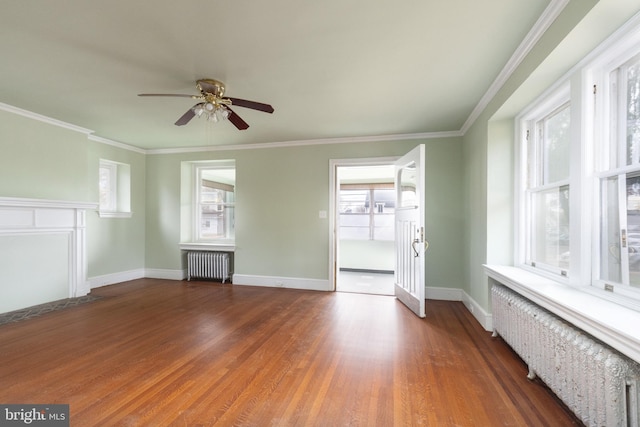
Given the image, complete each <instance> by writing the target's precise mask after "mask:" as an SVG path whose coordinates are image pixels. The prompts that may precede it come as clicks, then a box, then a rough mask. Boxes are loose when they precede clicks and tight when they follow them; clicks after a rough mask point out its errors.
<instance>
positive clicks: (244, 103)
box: [227, 98, 274, 113]
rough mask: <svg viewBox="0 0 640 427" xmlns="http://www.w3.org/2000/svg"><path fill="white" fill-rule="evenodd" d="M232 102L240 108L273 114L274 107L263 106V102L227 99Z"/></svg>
mask: <svg viewBox="0 0 640 427" xmlns="http://www.w3.org/2000/svg"><path fill="white" fill-rule="evenodd" d="M227 99H229V100H230V101H231V105H237V106H238V107H245V108H251V109H252V110H258V111H264V112H265V113H273V111H274V110H273V107H272V106H271V105H269V104H263V103H262V102H255V101H249V100H246V99H240V98H227Z"/></svg>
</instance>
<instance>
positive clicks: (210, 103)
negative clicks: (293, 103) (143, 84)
mask: <svg viewBox="0 0 640 427" xmlns="http://www.w3.org/2000/svg"><path fill="white" fill-rule="evenodd" d="M196 88H197V89H198V91H200V95H184V94H172V93H140V94H138V96H174V97H182V98H192V99H197V100H198V101H200V102H198V103H197V104H196V105H194V106H193V107H191V108H189V110H187V112H186V113H184V114H183V115H182V117H180V118H179V119H178V120H177V121H176V123H175V125H176V126H184V125H186V124H187V123H189V122H190V121H191V119H193V118H194V117H196V116H198V117H203V116H204V117H205V118H206V119H207V120H211V121H213V122H217V121H219V120H223V119H228V120H229V121H230V122H231V123H233V125H234V126H235V127H236V128H238V130H244V129H247V128H248V127H249V124H248V123H247V122H245V121H244V120H242V118H240V116H238V115H237V114H236V112H235V111H233V110H232V109H231V106H232V105H233V106H238V107H244V108H251V109H252V110H258V111H264V112H265V113H273V107H272V106H271V105H269V104H263V103H261V102H255V101H248V100H246V99H240V98H231V97H224V90H225V87H224V83H222V82H220V81H218V80H214V79H200V80H198V81H197V82H196Z"/></svg>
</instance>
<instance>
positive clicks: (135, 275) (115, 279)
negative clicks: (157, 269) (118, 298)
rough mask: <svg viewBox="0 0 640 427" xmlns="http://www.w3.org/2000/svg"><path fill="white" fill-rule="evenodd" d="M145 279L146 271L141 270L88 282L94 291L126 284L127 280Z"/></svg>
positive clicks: (94, 278)
mask: <svg viewBox="0 0 640 427" xmlns="http://www.w3.org/2000/svg"><path fill="white" fill-rule="evenodd" d="M143 277H145V270H144V268H139V269H136V270H129V271H121V272H118V273H111V274H105V275H102V276H94V277H89V278H88V279H87V282H88V283H89V288H90V289H94V288H99V287H101V286H108V285H113V284H116V283H120V282H126V281H127V280H135V279H142V278H143Z"/></svg>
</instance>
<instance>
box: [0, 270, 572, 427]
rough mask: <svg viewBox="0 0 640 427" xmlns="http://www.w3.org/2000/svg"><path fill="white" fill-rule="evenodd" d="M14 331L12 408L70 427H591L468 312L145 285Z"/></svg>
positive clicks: (0, 391) (275, 292) (8, 336)
mask: <svg viewBox="0 0 640 427" xmlns="http://www.w3.org/2000/svg"><path fill="white" fill-rule="evenodd" d="M92 293H93V294H99V295H102V296H103V298H102V299H100V300H98V301H95V302H91V303H87V304H84V305H81V306H77V307H73V308H69V309H65V310H62V311H57V312H52V313H47V314H45V315H43V316H41V317H38V318H35V319H29V320H25V321H22V322H19V323H14V324H6V325H2V326H0V361H1V364H0V403H44V404H50V403H68V404H70V413H71V425H72V426H112V425H113V426H115V425H119V426H120V425H121V426H166V425H177V426H212V425H220V426H230V425H241V426H269V425H275V426H316V425H317V426H342V425H352V426H394V425H395V426H415V425H426V426H545V425H547V426H549V425H553V426H567V425H580V423H579V422H578V421H577V420H576V419H575V418H574V417H573V416H572V415H571V414H570V413H569V412H568V411H567V410H566V409H565V408H564V407H563V406H562V405H561V404H559V403H558V401H557V400H556V398H555V397H554V396H553V395H552V394H551V392H549V391H548V389H546V388H545V387H544V386H543V385H542V384H541V383H539V382H531V381H528V380H527V379H526V373H527V372H526V368H525V366H524V364H523V363H522V362H521V361H520V360H519V359H518V358H517V357H516V356H515V355H514V353H513V352H512V351H511V350H510V349H509V348H508V347H507V346H506V344H504V343H503V342H502V341H501V340H500V339H492V338H491V337H490V334H489V333H488V332H486V331H484V330H482V328H481V327H480V325H479V324H478V323H477V322H476V321H475V320H474V319H473V318H472V317H471V315H470V314H469V313H468V311H467V310H466V308H465V307H464V306H463V305H462V304H461V303H456V302H442V301H428V302H427V318H426V319H419V318H417V317H416V316H414V315H413V314H412V313H411V312H410V311H409V310H408V309H406V308H405V307H404V306H402V305H401V304H400V303H399V302H398V301H397V300H395V298H393V297H388V296H378V295H359V294H350V293H323V292H313V291H300V290H290V289H273V288H259V287H245V286H233V285H221V284H219V283H207V282H175V281H168V280H152V279H142V280H136V281H132V282H127V283H124V284H119V285H114V286H109V287H104V288H99V289H95V290H94V291H93V292H92Z"/></svg>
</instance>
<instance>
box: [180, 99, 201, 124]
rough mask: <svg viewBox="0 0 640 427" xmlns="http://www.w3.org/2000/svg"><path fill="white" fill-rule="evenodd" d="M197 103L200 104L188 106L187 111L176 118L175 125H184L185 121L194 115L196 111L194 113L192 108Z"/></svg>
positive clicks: (188, 120) (187, 121)
mask: <svg viewBox="0 0 640 427" xmlns="http://www.w3.org/2000/svg"><path fill="white" fill-rule="evenodd" d="M198 105H202V104H196V105H194V106H193V107H191V108H189V109H188V110H187V112H186V113H184V114H183V115H182V117H180V118H179V119H178V121H177V122H176V123H175V125H176V126H184V125H186V124H187V123H189V122H190V121H191V119H193V118H194V117H195V116H196V113H195V111H193V110H194V108H196V107H197V106H198Z"/></svg>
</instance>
